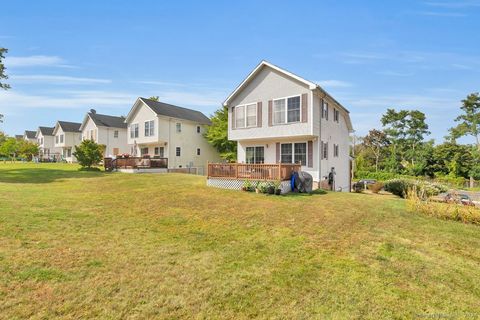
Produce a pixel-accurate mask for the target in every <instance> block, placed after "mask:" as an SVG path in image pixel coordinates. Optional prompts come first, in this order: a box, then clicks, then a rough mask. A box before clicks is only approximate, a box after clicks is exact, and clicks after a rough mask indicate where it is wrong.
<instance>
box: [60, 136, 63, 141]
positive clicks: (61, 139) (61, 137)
mask: <svg viewBox="0 0 480 320" xmlns="http://www.w3.org/2000/svg"><path fill="white" fill-rule="evenodd" d="M60 143H63V134H61V135H60Z"/></svg>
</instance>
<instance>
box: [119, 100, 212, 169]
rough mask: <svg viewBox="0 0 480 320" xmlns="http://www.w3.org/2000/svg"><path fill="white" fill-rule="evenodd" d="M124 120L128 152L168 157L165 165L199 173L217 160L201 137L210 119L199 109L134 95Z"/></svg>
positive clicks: (138, 154)
mask: <svg viewBox="0 0 480 320" xmlns="http://www.w3.org/2000/svg"><path fill="white" fill-rule="evenodd" d="M126 123H127V125H128V139H127V140H128V144H129V145H130V147H131V150H130V152H131V154H132V155H136V156H143V155H149V156H151V157H159V158H168V168H186V167H196V168H197V170H198V171H197V172H199V173H200V174H203V173H205V168H206V164H207V162H208V161H219V160H220V156H219V154H218V152H217V151H216V150H215V149H214V148H213V147H212V146H211V145H210V144H209V143H208V141H207V140H206V139H205V138H204V136H203V135H204V133H205V131H206V128H207V126H208V125H210V120H209V119H208V118H207V117H206V116H205V115H204V114H203V113H201V112H199V111H195V110H191V109H186V108H182V107H177V106H174V105H171V104H167V103H163V102H158V101H154V100H150V99H145V98H138V99H137V100H136V101H135V103H134V105H133V107H132V109H131V110H130V112H129V113H128V115H127V117H126Z"/></svg>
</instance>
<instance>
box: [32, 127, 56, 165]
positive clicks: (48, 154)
mask: <svg viewBox="0 0 480 320" xmlns="http://www.w3.org/2000/svg"><path fill="white" fill-rule="evenodd" d="M53 129H54V128H53V127H38V129H37V132H36V134H35V138H36V139H37V144H38V151H39V158H40V159H41V160H59V159H60V149H59V148H56V147H55V137H54V135H53Z"/></svg>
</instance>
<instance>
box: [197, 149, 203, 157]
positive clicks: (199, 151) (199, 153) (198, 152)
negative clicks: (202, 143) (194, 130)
mask: <svg viewBox="0 0 480 320" xmlns="http://www.w3.org/2000/svg"><path fill="white" fill-rule="evenodd" d="M201 153H202V150H200V148H197V156H199V155H201Z"/></svg>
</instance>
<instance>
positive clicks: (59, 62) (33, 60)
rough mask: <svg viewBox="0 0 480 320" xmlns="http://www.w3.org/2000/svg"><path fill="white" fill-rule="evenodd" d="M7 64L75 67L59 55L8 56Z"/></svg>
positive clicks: (11, 65) (8, 65)
mask: <svg viewBox="0 0 480 320" xmlns="http://www.w3.org/2000/svg"><path fill="white" fill-rule="evenodd" d="M5 65H6V66H7V68H8V67H18V68H20V67H39V66H44V67H64V68H73V66H70V65H67V64H66V63H65V60H64V59H62V58H60V57H58V56H43V55H35V56H27V57H15V56H8V57H6V58H5Z"/></svg>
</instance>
